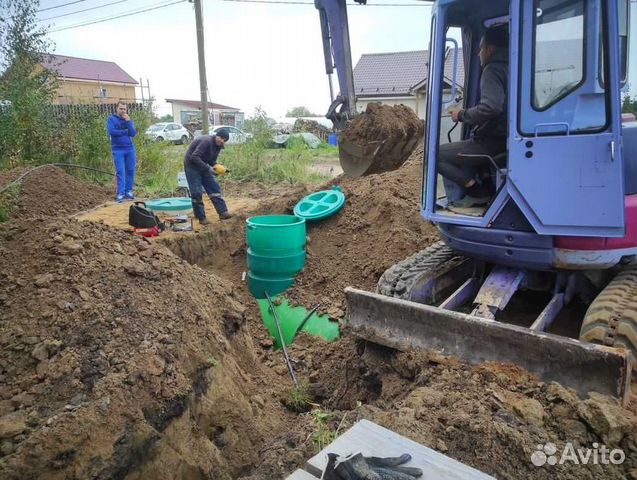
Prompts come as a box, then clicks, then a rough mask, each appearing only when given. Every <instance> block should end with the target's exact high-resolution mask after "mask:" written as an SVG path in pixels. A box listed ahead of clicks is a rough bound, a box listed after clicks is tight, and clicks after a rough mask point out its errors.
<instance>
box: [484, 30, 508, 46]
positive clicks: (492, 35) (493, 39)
mask: <svg viewBox="0 0 637 480" xmlns="http://www.w3.org/2000/svg"><path fill="white" fill-rule="evenodd" d="M483 38H484V43H486V44H487V45H493V46H494V47H498V48H508V47H509V27H508V25H497V26H494V27H490V28H488V29H487V30H486V31H485V32H484V37H483Z"/></svg>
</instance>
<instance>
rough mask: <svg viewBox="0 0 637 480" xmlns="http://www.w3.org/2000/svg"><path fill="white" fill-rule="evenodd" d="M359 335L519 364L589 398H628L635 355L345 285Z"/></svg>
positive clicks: (385, 342)
mask: <svg viewBox="0 0 637 480" xmlns="http://www.w3.org/2000/svg"><path fill="white" fill-rule="evenodd" d="M345 297H346V302H347V311H348V317H349V324H350V326H351V327H352V329H353V331H354V333H355V334H356V335H357V336H359V337H361V338H363V339H365V340H369V341H371V342H373V343H377V344H380V345H385V346H387V347H391V348H395V349H397V350H402V351H406V350H410V349H427V350H437V351H441V352H442V353H443V354H445V355H450V356H454V357H457V358H458V359H460V360H461V361H463V362H467V363H470V364H478V363H482V362H502V363H512V364H516V365H519V366H521V367H523V368H525V369H526V370H528V371H529V372H531V373H532V374H534V375H536V376H537V377H538V378H539V379H540V380H542V381H545V382H548V381H555V382H558V383H561V384H562V385H565V386H567V387H571V388H573V389H575V390H576V391H577V392H578V393H579V394H580V395H582V396H586V394H587V393H588V392H590V391H595V392H599V393H602V394H606V395H612V396H615V397H618V398H620V399H621V400H622V402H623V403H626V402H627V401H628V396H629V393H630V378H631V371H632V363H633V357H632V353H631V352H630V351H628V350H625V349H616V348H612V347H606V346H602V345H596V344H592V343H587V342H580V341H578V340H573V339H570V338H565V337H560V336H558V335H553V334H550V333H544V332H539V331H534V330H530V329H527V328H523V327H519V326H516V325H509V324H505V323H500V322H496V321H493V320H487V319H483V318H479V317H476V316H472V315H467V314H464V313H459V312H456V311H452V310H445V309H442V308H439V307H434V306H429V305H423V304H420V303H416V302H411V301H407V300H403V299H399V298H393V297H387V296H385V295H380V294H376V293H370V292H365V291H362V290H357V289H354V288H350V287H348V288H346V289H345Z"/></svg>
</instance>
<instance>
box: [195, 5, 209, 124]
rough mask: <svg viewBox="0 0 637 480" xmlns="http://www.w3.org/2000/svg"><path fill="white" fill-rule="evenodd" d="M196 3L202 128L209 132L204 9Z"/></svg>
mask: <svg viewBox="0 0 637 480" xmlns="http://www.w3.org/2000/svg"><path fill="white" fill-rule="evenodd" d="M192 1H193V2H194V4H195V22H196V24H197V53H198V55H199V88H200V90H201V117H202V119H201V121H202V124H201V130H202V132H203V134H204V135H207V134H208V130H209V128H208V82H207V80H206V56H205V54H204V45H203V10H202V6H201V0H192Z"/></svg>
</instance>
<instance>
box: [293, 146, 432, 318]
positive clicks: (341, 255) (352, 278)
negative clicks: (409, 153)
mask: <svg viewBox="0 0 637 480" xmlns="http://www.w3.org/2000/svg"><path fill="white" fill-rule="evenodd" d="M420 151H422V150H420ZM412 158H414V160H415V161H414V162H411V161H410V162H408V164H406V165H405V166H403V167H402V168H400V169H398V170H395V171H392V172H386V173H383V174H378V175H370V176H368V177H362V178H357V179H348V178H347V177H340V178H338V179H337V180H336V182H335V183H337V184H339V185H340V186H341V187H342V188H343V191H344V193H345V197H346V203H345V206H344V207H343V209H342V210H341V211H340V212H339V213H338V214H337V215H334V216H333V217H330V218H328V219H326V220H323V221H319V222H308V224H307V230H308V235H309V237H310V241H309V243H308V245H307V252H308V258H307V263H306V265H305V268H304V269H303V271H302V272H301V273H300V274H299V276H298V277H297V279H296V282H295V285H294V287H293V288H292V289H291V290H289V291H288V292H286V296H288V297H289V298H290V299H292V300H293V301H294V302H297V303H299V304H302V305H305V306H306V307H308V308H309V307H311V306H314V305H316V304H321V309H320V310H321V311H323V312H329V313H330V315H331V316H333V317H335V318H339V317H341V316H342V315H343V312H344V310H345V307H344V300H345V299H344V295H343V289H344V288H345V287H347V286H353V287H357V288H361V289H363V290H369V291H375V289H376V283H377V282H378V279H379V278H380V276H381V275H382V273H383V272H384V271H385V270H386V269H388V268H389V267H391V266H392V265H394V264H395V263H397V262H399V261H401V260H403V259H405V258H407V257H408V256H409V255H412V254H413V253H415V252H417V251H419V250H422V249H423V248H425V247H426V246H427V245H429V244H430V243H433V242H434V241H436V240H438V237H437V233H436V229H435V228H434V227H433V226H432V225H431V224H429V223H428V222H425V221H424V220H423V219H422V217H421V216H420V213H419V207H418V203H419V199H420V185H421V168H422V164H421V163H420V162H418V161H417V159H418V158H420V157H418V152H415V153H414V156H413V157H412Z"/></svg>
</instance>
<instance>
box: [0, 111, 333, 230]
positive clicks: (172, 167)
mask: <svg viewBox="0 0 637 480" xmlns="http://www.w3.org/2000/svg"><path fill="white" fill-rule="evenodd" d="M79 132H80V134H79V139H71V140H69V141H68V142H65V147H64V151H65V152H67V154H66V155H64V157H63V158H60V159H59V160H62V161H64V162H68V163H77V164H79V165H85V166H90V167H93V168H97V169H99V170H102V171H105V172H113V173H114V169H113V161H112V158H111V153H110V144H109V143H108V138H107V137H106V136H105V135H104V132H103V121H102V120H101V119H98V120H94V121H92V122H87V123H86V124H85V125H84V126H83V129H82V130H79ZM140 132H141V129H140ZM140 135H143V133H140ZM138 136H139V135H138ZM291 140H292V141H290V142H289V144H288V146H287V148H270V147H269V145H267V143H268V142H267V141H253V142H248V143H245V144H243V145H228V146H227V147H226V148H225V149H224V150H223V151H222V152H221V154H220V156H219V158H218V162H219V163H221V164H223V165H225V166H226V167H227V168H229V169H230V173H229V174H228V176H227V177H226V178H228V179H231V180H233V181H235V182H261V183H270V184H273V183H287V184H290V185H306V184H319V183H323V182H325V181H326V180H329V178H330V176H328V175H324V174H322V173H318V172H315V171H313V170H312V169H311V168H310V167H311V166H312V165H313V164H314V163H331V162H334V164H337V163H338V149H337V148H336V147H334V146H332V145H328V144H321V145H320V146H319V147H318V148H316V149H310V148H309V147H307V146H306V145H305V143H303V142H302V141H300V140H299V141H294V140H295V139H291ZM136 148H137V176H136V179H135V183H136V191H137V193H138V195H141V196H148V197H158V196H171V195H173V194H174V193H175V192H176V191H177V188H178V185H177V174H178V173H179V172H182V171H183V159H184V155H185V153H186V149H187V148H188V145H174V144H172V143H170V142H161V143H156V142H144V141H143V139H141V138H140V139H139V141H136ZM59 160H58V161H59ZM67 171H68V172H69V173H70V174H72V175H75V176H77V177H78V178H81V179H83V180H85V181H90V182H94V183H99V184H102V185H112V184H113V177H112V176H111V175H106V174H103V173H96V172H91V171H86V170H78V169H69V170H67ZM18 193H19V189H17V190H15V192H5V194H4V195H2V198H0V221H6V219H8V218H9V217H10V216H11V215H12V214H13V213H14V212H15V208H16V205H17V195H18ZM3 219H4V220H3Z"/></svg>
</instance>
